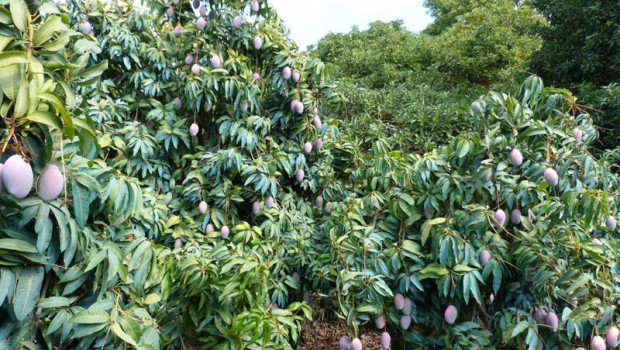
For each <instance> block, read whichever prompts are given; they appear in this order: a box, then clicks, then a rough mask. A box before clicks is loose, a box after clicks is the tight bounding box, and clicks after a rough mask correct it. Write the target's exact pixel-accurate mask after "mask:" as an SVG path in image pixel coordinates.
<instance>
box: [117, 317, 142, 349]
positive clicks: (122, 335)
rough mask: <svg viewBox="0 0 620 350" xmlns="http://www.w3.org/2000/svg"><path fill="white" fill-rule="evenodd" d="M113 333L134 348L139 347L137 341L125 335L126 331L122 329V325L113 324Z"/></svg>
mask: <svg viewBox="0 0 620 350" xmlns="http://www.w3.org/2000/svg"><path fill="white" fill-rule="evenodd" d="M112 331H113V332H114V334H116V336H117V337H119V338H120V339H122V340H123V341H124V342H125V343H128V344H131V345H133V346H137V345H138V343H136V341H135V340H134V339H133V338H131V337H130V336H129V334H127V333H125V331H123V329H122V328H121V325H120V324H118V323H113V324H112Z"/></svg>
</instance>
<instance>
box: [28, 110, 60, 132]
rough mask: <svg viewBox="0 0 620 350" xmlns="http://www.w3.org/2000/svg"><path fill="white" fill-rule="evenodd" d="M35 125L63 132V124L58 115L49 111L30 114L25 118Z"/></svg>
mask: <svg viewBox="0 0 620 350" xmlns="http://www.w3.org/2000/svg"><path fill="white" fill-rule="evenodd" d="M25 119H26V120H28V121H31V122H33V123H39V124H45V125H47V126H49V127H50V128H52V130H53V129H56V130H60V131H62V122H61V121H60V118H58V116H57V115H55V114H54V113H52V112H49V111H45V112H43V111H36V112H34V113H31V114H28V115H27V116H26V118H25Z"/></svg>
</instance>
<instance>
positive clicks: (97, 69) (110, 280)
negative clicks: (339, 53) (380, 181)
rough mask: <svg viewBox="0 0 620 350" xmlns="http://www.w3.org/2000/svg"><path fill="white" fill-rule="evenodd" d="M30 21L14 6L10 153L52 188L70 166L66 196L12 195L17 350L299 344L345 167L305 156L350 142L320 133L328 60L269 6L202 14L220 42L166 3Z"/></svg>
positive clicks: (6, 273)
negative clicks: (326, 189) (335, 142)
mask: <svg viewBox="0 0 620 350" xmlns="http://www.w3.org/2000/svg"><path fill="white" fill-rule="evenodd" d="M7 5H8V6H7ZM25 5H26V4H25V3H24V2H23V0H11V1H10V3H9V4H5V3H2V6H0V14H1V16H0V19H1V22H0V23H2V24H1V26H2V27H1V28H0V29H1V30H2V31H1V33H2V38H3V39H2V43H3V48H6V49H7V50H3V52H2V53H1V54H0V55H2V57H0V58H1V59H0V62H3V63H2V67H3V68H2V69H3V70H4V71H3V72H1V74H0V77H1V78H0V81H1V85H2V88H3V91H4V100H3V102H2V116H3V123H4V126H5V128H4V129H3V131H4V134H3V138H2V140H3V142H4V143H6V144H8V145H9V149H10V151H7V152H6V153H4V155H3V156H4V157H6V156H8V155H10V154H11V153H15V152H19V153H22V154H24V155H27V156H30V157H32V158H33V162H34V164H35V167H34V170H35V174H37V175H38V174H40V172H41V169H42V168H43V167H44V166H45V165H46V164H48V163H50V162H51V163H58V164H60V165H62V168H63V173H64V177H65V179H66V185H65V186H66V191H65V195H64V198H60V199H55V200H53V201H51V202H43V201H41V200H40V199H39V198H38V197H37V196H36V195H35V194H34V193H33V194H32V195H31V196H29V197H27V198H25V199H23V200H15V199H14V198H12V197H10V196H7V195H3V196H2V197H1V203H0V204H2V205H3V206H5V207H6V208H5V210H4V213H3V216H2V220H1V222H0V225H1V227H0V232H1V233H0V266H2V267H0V297H1V299H0V303H1V304H0V319H2V320H3V322H2V325H1V327H2V328H1V330H0V348H6V347H8V348H13V347H15V346H25V347H27V348H30V349H41V348H47V349H52V348H54V349H69V348H70V349H86V348H91V347H93V346H94V347H98V348H102V349H112V348H115V349H116V348H138V349H163V348H165V349H182V348H214V349H238V348H250V349H258V348H260V349H285V348H290V347H291V344H293V343H294V342H295V341H296V340H297V339H298V337H299V332H300V326H301V322H302V321H303V320H308V319H309V318H311V317H312V310H311V309H310V308H309V306H308V304H307V303H305V302H300V301H301V299H302V295H303V290H302V289H301V284H300V282H299V281H298V280H297V279H295V278H293V276H294V275H295V272H297V271H298V270H300V269H301V268H302V266H304V265H305V264H308V259H309V258H310V257H309V256H307V254H306V250H307V244H308V241H309V240H310V237H311V236H312V235H315V234H316V232H317V230H318V228H317V227H315V225H313V222H314V220H315V217H314V215H315V213H314V212H313V206H312V202H314V197H315V195H314V194H313V193H315V192H316V191H317V189H318V187H319V186H322V181H323V180H322V178H323V176H324V174H329V173H330V169H331V166H330V152H329V150H328V149H327V148H324V149H322V150H317V149H315V150H313V151H312V152H311V153H309V154H306V153H304V151H303V146H304V143H306V142H312V143H314V142H315V141H317V139H318V138H322V139H323V140H324V141H325V143H326V144H329V142H330V140H331V139H333V138H335V137H337V130H336V129H335V128H333V127H330V126H329V125H328V124H327V123H324V124H323V125H322V127H321V128H316V127H314V126H313V124H312V123H311V122H310V117H312V114H313V108H314V107H320V101H321V100H322V99H327V98H329V96H330V95H329V92H328V91H327V90H325V88H324V72H323V70H324V68H323V64H322V63H321V62H320V61H318V60H316V59H310V58H308V57H307V56H305V55H302V54H299V53H297V47H296V46H295V45H294V44H292V43H291V42H290V41H288V40H287V39H286V34H285V31H284V30H283V28H282V26H281V23H280V21H279V19H278V18H277V15H276V14H275V13H274V12H273V11H272V10H271V9H270V8H269V7H268V6H267V5H266V4H265V3H261V4H260V9H259V11H258V12H257V13H255V12H253V11H250V10H249V8H250V7H251V4H250V1H211V2H199V5H202V6H206V7H205V10H206V12H207V13H208V16H209V18H208V23H207V24H206V27H205V29H204V31H201V30H198V29H196V27H195V22H196V20H197V15H198V14H199V9H198V8H195V7H194V8H193V6H192V4H190V3H189V2H186V1H183V2H179V1H175V2H174V3H173V4H172V7H170V13H169V14H168V13H167V12H168V9H169V4H164V3H163V2H158V1H151V2H147V3H143V4H142V5H141V7H134V2H133V1H109V2H98V1H90V0H89V1H67V2H66V4H63V5H60V6H61V7H60V8H57V6H56V5H55V4H54V3H52V2H46V3H44V4H43V5H41V6H36V5H34V6H32V8H31V9H30V11H26V10H25V9H26V6H25ZM207 13H205V16H207ZM237 15H239V16H242V17H243V22H244V23H243V24H242V25H241V27H239V28H234V29H233V28H232V27H231V22H232V20H233V17H235V16H237ZM86 22H88V23H89V25H86ZM49 23H52V24H53V25H52V24H49ZM176 25H181V26H182V33H181V34H182V35H181V36H180V37H177V36H175V35H174V29H175V26H176ZM89 26H91V27H92V31H90V32H89V30H88V29H89V28H88V27H89ZM74 29H77V30H80V31H84V32H85V33H86V34H87V35H82V34H79V33H77V32H76V30H74ZM39 33H45V36H43V34H39ZM256 35H260V36H261V37H262V41H263V45H262V48H261V49H255V48H254V46H253V45H252V42H253V38H254V37H255V36H256ZM44 39H45V40H44ZM48 41H49V42H50V43H51V44H46V43H47V42H48ZM30 42H32V43H35V45H33V46H29V45H28V43H30ZM41 45H43V46H41ZM45 45H48V46H45ZM9 49H10V50H9ZM12 52H16V53H12ZM188 54H192V55H193V57H194V58H195V61H194V62H195V63H196V64H199V65H200V69H199V71H198V72H197V73H198V74H194V73H192V72H191V71H190V70H191V65H186V64H184V63H183V61H184V60H185V58H186V56H187V55H188ZM216 54H217V55H219V56H220V57H221V61H222V63H223V67H222V68H217V67H212V65H211V64H210V61H211V58H212V57H213V56H214V55H216ZM39 62H40V63H39ZM285 66H290V67H291V68H292V69H295V70H298V71H299V72H300V74H301V79H300V80H299V82H298V83H295V82H293V81H292V80H285V79H283V77H282V70H283V68H284V67H285ZM106 68H107V69H106ZM104 70H105V72H104ZM42 73H45V74H42ZM255 73H256V74H260V75H259V76H258V77H257V76H256V75H255ZM15 76H17V77H18V79H17V80H15V79H14V78H13V77H15ZM20 77H21V80H20V79H19V78H20ZM20 81H21V82H23V83H21V82H20ZM18 82H20V83H19V84H18ZM21 85H24V86H26V87H25V88H23V89H21V88H20V89H17V87H19V86H21ZM28 87H30V88H29V89H28ZM37 89H39V90H41V91H40V92H39V91H38V90H37ZM42 89H45V90H42ZM18 91H19V92H18ZM22 91H26V92H30V95H29V96H30V99H27V98H26V99H24V97H23V94H24V92H22ZM44 93H46V94H47V95H45V94H44ZM26 96H28V95H26ZM175 97H179V98H180V99H181V102H182V103H181V106H180V108H178V109H175V102H174V99H175ZM294 99H297V100H300V101H302V103H303V105H304V107H305V108H304V109H305V113H303V114H301V113H294V112H292V111H291V109H290V105H291V101H292V100H294ZM243 101H248V104H249V107H248V110H247V111H244V108H242V107H241V105H242V104H243ZM37 106H38V107H37ZM67 109H69V110H70V111H71V112H70V113H69V112H68V111H67ZM38 111H40V113H39V112H38ZM33 113H35V114H34V116H35V117H37V118H34V117H32V115H33ZM36 113H39V114H40V115H38V114H36ZM58 118H60V119H59V120H60V121H58ZM192 122H195V123H197V124H198V125H199V127H200V129H199V133H198V135H197V136H196V137H191V136H188V129H189V126H190V124H191V123H192ZM71 123H73V126H74V129H75V132H73V131H72V129H71V128H70V127H71V125H72V124H71ZM13 126H14V127H15V128H13ZM94 130H96V135H95V131H94ZM10 133H14V134H15V135H18V136H19V137H20V138H18V139H16V138H13V137H11V135H10ZM73 133H75V134H76V135H77V136H79V138H78V137H75V138H74V137H73V136H74V135H73ZM61 136H62V137H61ZM89 136H90V137H89ZM93 136H96V138H94V137H93ZM297 169H303V170H305V178H304V179H303V181H296V180H295V173H296V170H297ZM268 197H273V198H276V201H275V202H276V203H275V205H274V206H273V208H265V207H263V208H262V209H261V210H260V211H259V212H258V213H257V214H256V215H254V214H253V213H252V207H253V202H256V203H259V204H260V203H263V201H264V200H265V199H267V198H268ZM201 201H206V202H207V203H208V209H207V211H206V212H205V213H204V214H202V213H201V212H200V211H199V210H198V203H199V202H201ZM224 226H226V227H229V228H230V237H229V238H227V239H224V238H221V237H220V231H224V230H223V229H224ZM205 231H207V233H206V234H205ZM14 286H16V287H15V288H16V289H14ZM278 306H279V307H281V308H279V307H278Z"/></svg>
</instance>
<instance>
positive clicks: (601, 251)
mask: <svg viewBox="0 0 620 350" xmlns="http://www.w3.org/2000/svg"><path fill="white" fill-rule="evenodd" d="M470 117H471V118H472V120H473V124H474V131H473V132H471V133H468V134H466V135H462V136H458V137H456V138H455V139H454V140H453V141H452V142H450V143H449V144H448V145H446V146H444V147H441V148H439V149H437V150H435V151H433V152H430V153H427V154H424V155H410V154H406V153H403V152H401V151H399V150H397V149H393V148H392V147H391V145H389V144H388V143H386V142H385V141H384V140H377V141H376V142H375V145H374V146H373V148H372V151H371V153H370V154H369V155H368V156H367V157H365V158H362V159H360V160H359V161H358V163H356V164H351V163H349V164H345V167H348V168H345V169H343V170H344V171H342V172H338V173H337V175H338V176H339V177H340V179H341V182H334V183H333V184H332V185H330V186H328V187H327V188H326V189H325V190H324V196H325V197H326V199H327V200H329V201H330V202H331V204H330V210H331V215H330V216H326V217H324V218H323V219H322V220H321V225H322V228H323V235H322V236H320V237H317V238H316V242H317V245H316V247H317V254H318V259H317V261H330V262H331V263H330V264H329V266H327V265H324V264H314V265H312V266H311V268H312V270H311V273H310V275H312V276H316V277H315V278H314V280H313V283H314V285H315V286H318V287H319V288H320V289H321V290H322V291H323V292H324V293H326V294H330V295H331V298H333V299H334V300H337V301H338V308H337V311H336V312H337V314H338V315H339V317H340V318H342V319H343V320H344V321H346V322H347V324H348V325H349V326H350V327H352V328H354V329H356V331H359V332H363V330H364V327H373V324H374V322H373V320H374V319H375V318H376V317H378V316H379V315H385V317H386V318H387V321H388V322H387V327H386V329H387V330H388V331H389V332H390V333H391V334H392V336H393V337H395V338H396V337H398V338H399V339H400V341H401V342H406V343H408V344H409V345H407V347H411V346H415V348H418V347H419V348H422V347H424V348H429V347H435V348H451V349H473V348H475V347H476V346H478V347H479V348H481V349H492V348H524V347H528V348H529V349H538V348H549V349H568V348H573V346H575V345H579V344H582V346H583V344H589V342H590V339H591V337H592V336H593V334H597V333H600V334H602V335H604V334H605V333H606V331H607V329H608V327H610V326H612V325H614V324H615V323H617V322H618V319H617V317H616V316H615V315H614V310H615V308H616V306H617V305H618V299H617V286H616V285H617V283H618V282H620V281H619V280H618V273H617V266H616V261H617V259H618V253H619V250H618V241H617V230H618V229H617V228H614V227H613V226H612V221H613V220H612V219H610V218H611V217H616V218H617V217H618V200H619V195H620V192H619V191H618V186H619V185H620V183H619V179H618V177H617V176H615V175H613V173H610V171H609V168H608V164H601V163H599V162H598V161H597V160H596V159H595V158H593V156H592V155H591V154H590V153H589V152H588V148H589V146H590V145H591V143H592V142H594V141H595V140H596V138H597V130H596V129H595V128H594V126H593V124H592V120H591V118H590V116H589V115H588V114H585V113H583V111H580V110H579V109H578V106H577V105H576V104H575V100H574V98H573V97H572V96H571V95H570V93H568V92H566V91H563V90H554V89H550V88H543V86H542V81H541V80H540V79H539V78H536V77H531V78H529V79H528V80H527V81H526V82H525V83H524V85H523V87H522V89H521V91H520V93H519V94H518V95H516V96H512V95H507V94H503V93H498V92H490V93H488V94H487V95H485V96H483V97H482V98H481V99H479V100H478V101H476V102H474V103H473V104H472V105H471V114H470ZM577 135H579V137H580V138H581V139H580V140H579V141H577V138H578V136H577ZM336 148H339V149H351V148H353V147H347V146H346V145H344V144H343V145H340V146H339V145H336ZM513 150H518V151H519V152H516V151H513ZM517 153H520V154H521V155H522V160H520V159H518V158H519V157H518V156H517ZM342 158H343V159H345V158H346V157H345V156H344V155H343V156H342ZM519 163H521V164H519ZM543 174H545V176H544V177H543ZM558 180H559V181H558ZM556 181H557V182H558V183H557V184H556ZM517 209H518V210H519V211H520V212H515V211H514V210H517ZM398 293H400V294H402V295H404V296H405V298H408V299H409V300H411V303H412V310H411V312H410V317H411V318H410V321H411V326H410V327H409V328H408V329H406V327H403V326H408V321H407V318H408V317H407V316H406V315H405V314H403V312H402V311H399V310H398V309H397V308H396V307H395V304H394V303H393V301H392V300H393V298H394V296H395V295H396V294H398ZM449 305H453V306H455V307H456V310H457V315H456V323H455V324H454V325H450V324H448V323H447V322H446V321H445V320H444V311H445V310H447V308H448V306H449ZM398 306H399V308H400V306H401V305H398ZM539 309H541V310H544V313H546V314H552V313H555V315H557V317H558V323H559V326H558V330H557V331H555V330H552V329H551V328H552V327H550V326H549V325H546V324H545V320H544V318H543V319H542V320H541V319H539V320H538V321H537V320H536V316H537V313H536V310H539ZM540 312H542V311H540ZM540 312H539V313H540ZM451 313H453V312H452V311H451ZM450 316H454V315H453V314H452V315H450ZM403 318H404V323H401V322H403V320H402V319H403ZM552 318H553V316H550V317H549V321H550V322H551V321H553V320H552ZM446 319H449V318H447V317H446ZM449 320H450V321H452V320H451V319H449Z"/></svg>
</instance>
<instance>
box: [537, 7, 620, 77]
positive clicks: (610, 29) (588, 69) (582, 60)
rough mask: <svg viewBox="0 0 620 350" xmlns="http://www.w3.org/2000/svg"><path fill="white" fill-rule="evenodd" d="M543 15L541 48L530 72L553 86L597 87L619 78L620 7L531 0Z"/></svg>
mask: <svg viewBox="0 0 620 350" xmlns="http://www.w3.org/2000/svg"><path fill="white" fill-rule="evenodd" d="M530 2H531V3H532V5H533V6H534V7H535V8H536V9H537V10H538V11H539V12H540V13H541V14H542V15H544V16H545V18H546V19H547V22H548V24H549V25H548V26H545V27H543V28H540V29H539V32H540V34H541V36H542V38H543V39H544V45H543V47H542V49H541V51H540V53H539V54H537V55H535V56H534V59H533V61H532V67H533V69H534V70H535V71H536V72H537V73H538V74H540V75H541V76H542V77H543V78H545V79H547V80H549V81H550V82H552V83H553V84H558V85H563V86H574V85H576V84H580V83H582V82H589V83H593V84H595V85H598V86H603V85H608V84H611V83H614V82H617V81H618V76H619V75H620V52H618V45H620V24H619V23H620V7H618V4H617V3H616V2H614V1H606V0H592V1H588V2H587V3H584V2H581V1H561V0H530Z"/></svg>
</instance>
